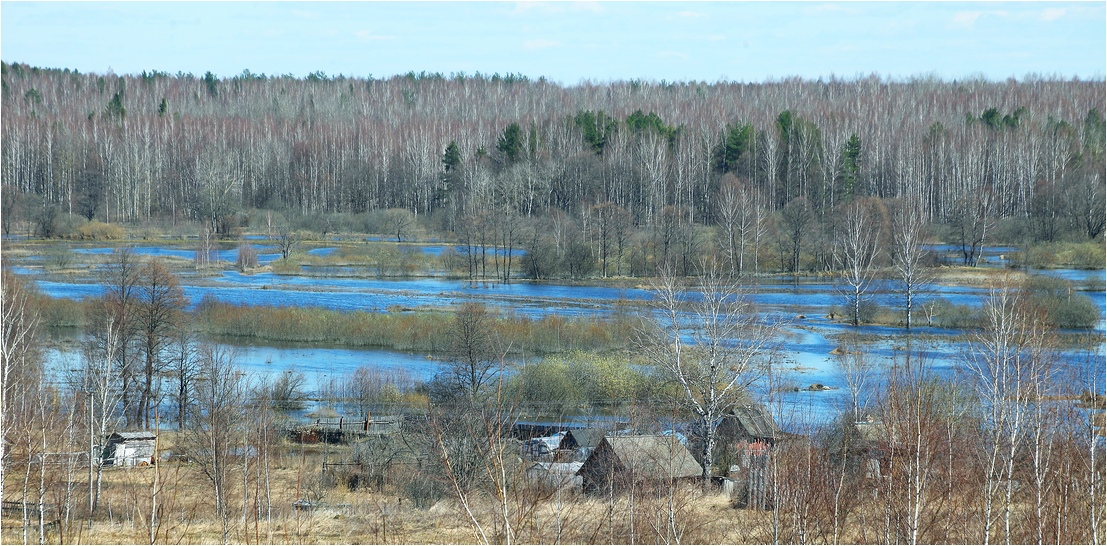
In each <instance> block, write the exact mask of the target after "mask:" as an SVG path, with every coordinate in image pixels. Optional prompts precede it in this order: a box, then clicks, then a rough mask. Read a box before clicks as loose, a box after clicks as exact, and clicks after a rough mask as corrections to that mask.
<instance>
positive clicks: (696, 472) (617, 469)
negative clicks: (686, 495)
mask: <svg viewBox="0 0 1107 546" xmlns="http://www.w3.org/2000/svg"><path fill="white" fill-rule="evenodd" d="M578 474H580V476H581V479H582V486H583V488H584V491H585V492H594V491H603V490H607V489H608V488H615V489H621V488H623V487H625V486H627V485H629V484H633V483H659V482H668V481H673V480H682V479H690V478H695V477H698V476H701V475H702V474H703V467H702V466H700V464H699V463H697V462H696V459H695V458H693V457H692V454H691V453H689V452H688V449H687V448H685V447H684V446H683V445H681V443H680V441H678V440H677V439H676V438H674V437H672V436H606V437H604V439H603V440H601V441H600V443H599V445H597V446H596V449H595V450H593V451H592V455H591V456H589V457H588V460H586V461H584V464H583V465H581V468H580V470H579V471H578Z"/></svg>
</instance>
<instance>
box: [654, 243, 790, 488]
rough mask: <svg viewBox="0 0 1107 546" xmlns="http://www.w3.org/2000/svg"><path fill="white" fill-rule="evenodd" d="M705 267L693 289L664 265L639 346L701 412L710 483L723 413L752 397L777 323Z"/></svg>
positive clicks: (687, 404) (699, 427) (699, 430)
mask: <svg viewBox="0 0 1107 546" xmlns="http://www.w3.org/2000/svg"><path fill="white" fill-rule="evenodd" d="M700 270H701V274H700V276H699V277H697V278H696V281H697V286H694V287H687V286H684V285H682V284H681V283H680V282H679V281H678V280H677V277H676V276H675V275H674V274H673V273H672V272H671V271H670V270H668V269H662V270H661V272H660V275H659V277H658V279H657V281H656V284H655V285H654V286H653V293H654V298H655V302H654V305H653V317H651V320H649V321H647V326H646V327H645V330H644V331H642V332H641V335H640V336H639V344H640V346H641V347H642V349H643V351H644V354H645V355H646V356H647V357H648V358H649V360H650V362H651V363H652V364H653V365H654V366H656V367H657V369H658V370H659V371H661V372H662V373H663V374H665V376H666V377H668V379H669V380H670V381H672V382H673V383H674V385H675V387H676V388H677V390H678V391H679V393H680V395H679V403H680V405H682V406H683V407H684V408H686V409H687V410H689V411H691V412H692V413H693V414H694V415H695V416H696V429H695V432H694V434H695V436H697V438H696V439H697V441H698V445H699V446H700V453H699V455H700V460H701V461H702V464H703V476H702V477H703V480H704V482H705V483H706V482H708V481H709V480H710V478H711V476H712V475H713V473H714V463H715V445H716V443H717V442H718V426H719V421H720V418H722V417H723V416H725V415H726V414H727V413H728V412H730V411H732V410H733V409H734V407H735V406H736V405H737V404H739V403H740V402H741V401H742V400H743V399H744V398H745V397H747V396H748V395H749V393H748V392H747V389H748V387H749V386H750V385H751V384H752V383H753V382H754V381H755V380H756V379H757V377H758V371H759V365H760V364H761V362H760V359H761V357H762V351H763V350H765V349H767V348H768V346H769V344H770V343H772V341H773V339H774V334H775V332H776V328H775V326H774V325H772V324H768V323H765V322H764V321H762V320H761V318H760V317H759V316H758V315H757V313H756V311H755V309H754V307H753V304H752V302H751V301H750V299H749V297H748V294H747V293H746V292H745V291H744V290H743V288H742V287H741V286H740V285H739V284H737V283H736V282H734V281H733V280H732V279H730V278H728V277H724V276H723V275H721V274H720V273H719V271H718V270H717V269H716V268H715V266H714V265H708V264H707V263H702V264H701V266H700ZM690 289H694V290H695V292H692V291H691V290H690Z"/></svg>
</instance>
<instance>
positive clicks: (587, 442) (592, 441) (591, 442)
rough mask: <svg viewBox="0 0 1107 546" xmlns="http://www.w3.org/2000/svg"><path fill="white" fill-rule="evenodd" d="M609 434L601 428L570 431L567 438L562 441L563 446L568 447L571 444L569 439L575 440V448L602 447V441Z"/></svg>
mask: <svg viewBox="0 0 1107 546" xmlns="http://www.w3.org/2000/svg"><path fill="white" fill-rule="evenodd" d="M606 434H607V432H605V431H604V430H603V429H600V428H582V429H577V430H570V431H569V432H568V434H566V435H565V438H563V439H562V440H561V445H563V446H564V445H566V444H567V442H569V437H570V436H571V437H572V438H573V440H572V441H573V442H576V443H575V444H573V447H593V448H594V447H596V446H598V445H600V441H601V440H603V437H604V436H605V435H606Z"/></svg>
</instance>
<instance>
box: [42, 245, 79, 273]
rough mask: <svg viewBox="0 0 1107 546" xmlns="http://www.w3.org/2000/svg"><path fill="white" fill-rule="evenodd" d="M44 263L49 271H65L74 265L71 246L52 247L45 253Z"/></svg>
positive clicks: (43, 256)
mask: <svg viewBox="0 0 1107 546" xmlns="http://www.w3.org/2000/svg"><path fill="white" fill-rule="evenodd" d="M42 261H43V265H44V266H46V268H47V269H65V268H67V267H69V266H70V265H71V264H72V263H73V250H72V249H71V248H69V245H64V244H61V245H51V246H50V247H48V248H47V249H46V251H45V252H43V255H42Z"/></svg>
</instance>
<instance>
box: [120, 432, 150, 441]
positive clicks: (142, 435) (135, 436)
mask: <svg viewBox="0 0 1107 546" xmlns="http://www.w3.org/2000/svg"><path fill="white" fill-rule="evenodd" d="M157 437H158V435H157V434H154V433H153V432H149V431H137V432H116V433H115V434H112V435H111V436H110V437H109V438H119V439H121V440H123V441H128V440H155V439H157Z"/></svg>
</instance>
